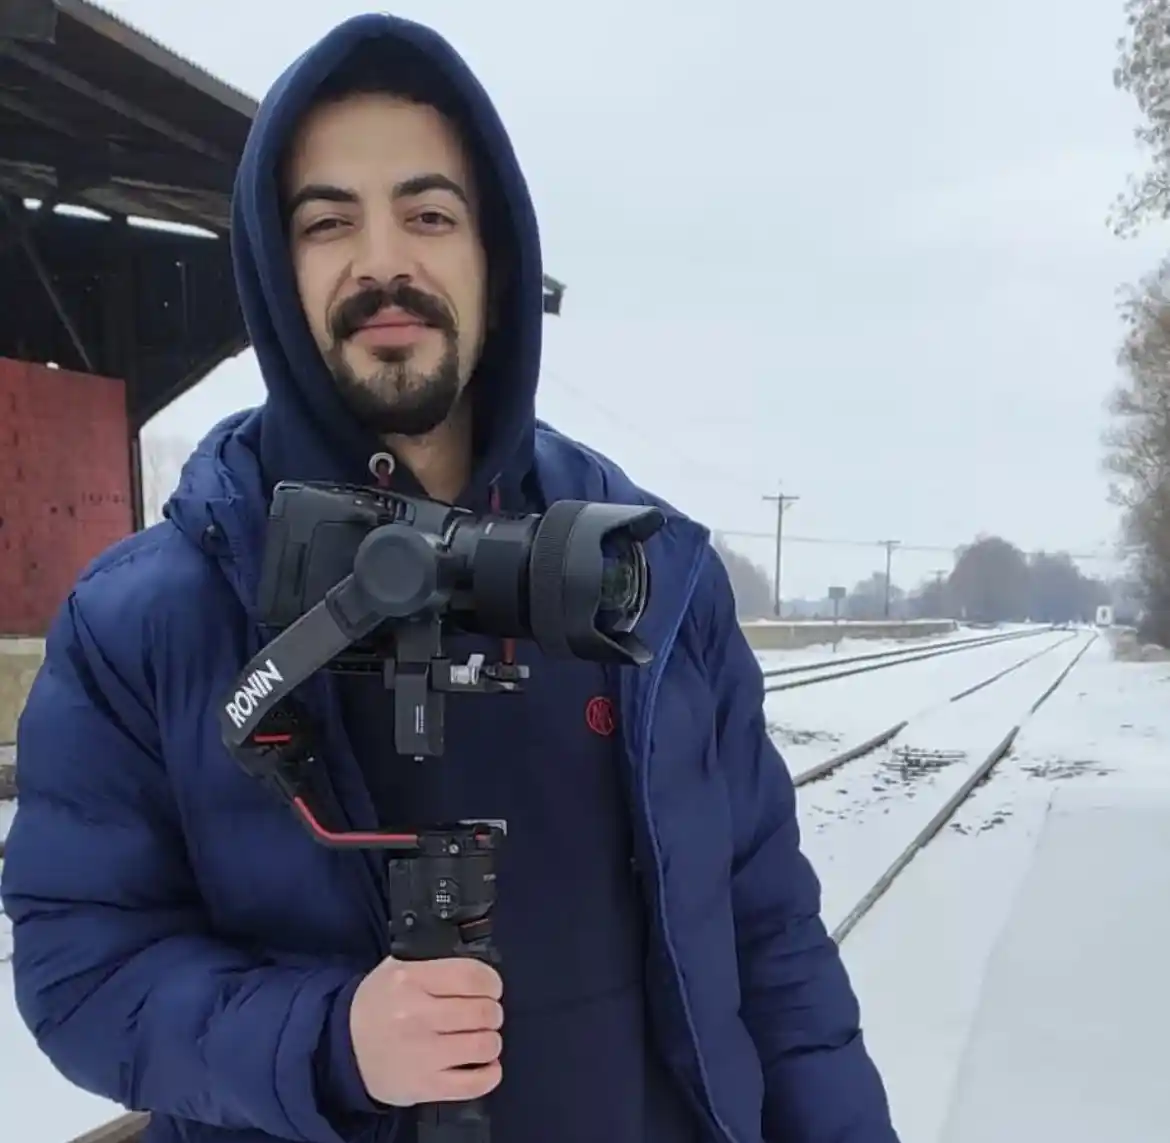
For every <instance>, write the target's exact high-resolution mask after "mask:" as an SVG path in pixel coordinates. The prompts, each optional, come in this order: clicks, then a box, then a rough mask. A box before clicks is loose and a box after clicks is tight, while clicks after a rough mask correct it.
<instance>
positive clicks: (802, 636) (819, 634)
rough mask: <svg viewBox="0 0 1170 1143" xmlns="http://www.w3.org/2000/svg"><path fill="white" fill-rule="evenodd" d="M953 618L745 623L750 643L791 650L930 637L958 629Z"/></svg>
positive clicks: (763, 648)
mask: <svg viewBox="0 0 1170 1143" xmlns="http://www.w3.org/2000/svg"><path fill="white" fill-rule="evenodd" d="M958 627H959V625H958V623H956V622H955V621H954V620H953V619H913V620H907V621H905V622H889V623H886V622H882V621H874V622H872V623H866V622H846V621H842V622H841V623H831V622H825V623H822V622H794V623H783V622H781V623H776V622H772V621H771V620H766V619H761V620H758V621H755V622H751V623H745V624H744V625H743V630H744V634H746V635H747V640H748V643H749V644H750V645H751V647H752V648H753V650H756V651H789V650H793V649H796V648H799V647H814V646H817V645H818V644H821V643H834V642H836V641H837V640H839V639H926V638H938V637H939V636H940V635H950V634H952V633H953V632H955V631H957V630H958Z"/></svg>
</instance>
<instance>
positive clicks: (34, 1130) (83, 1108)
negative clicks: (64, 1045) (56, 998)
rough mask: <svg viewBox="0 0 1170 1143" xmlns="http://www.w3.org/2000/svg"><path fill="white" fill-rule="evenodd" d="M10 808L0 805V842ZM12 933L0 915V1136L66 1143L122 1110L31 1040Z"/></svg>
mask: <svg viewBox="0 0 1170 1143" xmlns="http://www.w3.org/2000/svg"><path fill="white" fill-rule="evenodd" d="M15 812H16V806H15V804H14V803H12V802H0V839H2V838H4V837H6V836H7V833H8V827H9V825H10V824H11V822H12V818H13V815H14V814H15ZM11 955H12V930H11V926H10V925H9V923H8V918H7V917H5V916H3V915H2V914H0V1108H2V1109H3V1113H2V1117H3V1130H2V1131H0V1136H2V1137H3V1138H4V1139H5V1140H8V1139H11V1140H12V1141H13V1143H17V1141H19V1143H67V1141H68V1140H70V1139H73V1138H75V1137H76V1136H78V1135H81V1134H82V1133H83V1132H86V1131H89V1130H91V1129H92V1128H94V1127H97V1126H98V1125H99V1124H102V1123H106V1122H108V1121H109V1120H111V1119H113V1118H115V1117H116V1116H117V1115H119V1114H120V1113H121V1112H122V1109H121V1108H120V1107H118V1106H117V1105H116V1104H113V1103H111V1102H109V1100H105V1099H99V1098H98V1097H97V1096H94V1095H90V1094H89V1092H85V1091H82V1090H81V1089H80V1088H78V1087H74V1086H73V1084H71V1083H69V1082H68V1081H67V1080H65V1079H63V1078H62V1077H61V1076H60V1075H58V1074H57V1072H56V1071H55V1070H54V1068H53V1065H52V1064H50V1063H49V1061H48V1060H47V1059H46V1058H45V1056H44V1055H43V1054H42V1053H41V1051H40V1049H39V1048H38V1047H37V1046H36V1044H35V1043H34V1042H33V1038H32V1036H31V1034H30V1033H29V1031H28V1029H27V1028H26V1027H25V1024H24V1021H23V1020H22V1019H21V1017H20V1013H19V1012H18V1011H17V1009H16V997H15V994H14V989H13V983H12V966H11V964H9V963H7V962H8V959H9V958H10V957H11Z"/></svg>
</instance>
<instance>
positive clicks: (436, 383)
mask: <svg viewBox="0 0 1170 1143" xmlns="http://www.w3.org/2000/svg"><path fill="white" fill-rule="evenodd" d="M284 190H285V201H286V202H287V203H288V209H289V220H288V221H289V240H290V244H291V253H292V261H293V267H294V270H295V273H296V279H297V286H298V289H299V290H300V295H301V303H302V305H303V306H304V308H305V316H306V317H307V318H308V322H309V327H310V329H311V330H312V332H313V337H314V338H315V339H316V342H317V345H318V346H319V347H320V349H321V353H322V356H323V357H324V358H325V361H326V363H327V364H328V366H329V368H330V369H331V371H332V372H333V376H334V378H335V379H336V381H337V385H338V388H339V389H340V390H341V393H342V395H343V396H344V397H345V399H346V401H347V402H348V404H349V405H350V407H351V408H352V409H353V410H354V411H355V412H356V413H357V414H358V415H359V416H360V417H361V418H362V420H363V421H364V422H365V423H366V424H367V425H368V426H369V427H370V428H372V429H374V430H375V431H376V432H378V433H380V434H383V435H387V434H399V435H403V436H421V435H423V434H425V433H428V432H430V431H431V430H432V429H435V428H437V427H438V425H440V424H441V423H442V422H443V421H444V420H445V419H446V417H447V415H448V414H449V413H450V412H451V410H452V408H453V407H454V405H455V403H456V401H457V399H458V397H459V395H460V393H461V392H462V391H463V388H464V386H465V385H466V384H467V381H468V378H469V377H470V376H471V373H472V371H473V370H474V368H475V364H476V361H477V359H478V356H479V352H480V348H481V345H482V339H483V332H484V321H485V306H486V278H487V268H486V260H485V256H484V250H483V244H482V242H481V241H480V235H479V228H478V224H477V211H476V202H475V197H474V196H475V188H474V187H473V186H472V182H471V170H470V167H469V164H468V160H467V156H466V154H465V152H464V149H463V146H462V143H461V141H460V139H459V137H458V135H457V134H456V132H455V129H454V127H453V126H452V125H451V124H450V123H449V122H448V121H447V120H446V119H444V118H443V116H442V115H440V114H439V112H437V111H436V110H434V108H431V107H425V106H422V105H419V104H416V103H409V102H406V101H404V100H400V99H397V98H394V97H393V96H389V95H377V94H375V95H366V94H362V95H355V96H353V97H351V98H348V99H345V100H343V101H340V102H336V103H330V104H327V105H324V106H322V107H319V108H317V109H315V110H314V111H313V112H311V113H310V115H309V116H308V117H307V118H306V120H305V122H304V123H303V125H302V126H301V129H300V130H299V132H298V133H297V136H296V138H295V139H294V140H293V144H292V147H291V149H290V152H289V161H288V164H287V167H286V171H285V187H284Z"/></svg>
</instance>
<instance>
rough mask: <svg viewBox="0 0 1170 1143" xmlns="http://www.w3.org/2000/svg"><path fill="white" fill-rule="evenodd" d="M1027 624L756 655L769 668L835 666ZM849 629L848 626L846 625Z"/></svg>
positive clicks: (847, 640) (812, 645)
mask: <svg viewBox="0 0 1170 1143" xmlns="http://www.w3.org/2000/svg"><path fill="white" fill-rule="evenodd" d="M1027 628H1028V625H1026V624H1004V625H1003V626H1002V627H998V628H996V629H995V630H987V629H982V628H969V627H960V628H959V630H958V631H956V632H955V633H954V634H953V635H916V636H913V637H911V638H906V639H857V638H849V637H848V636H846V637H845V638H842V639H841V640H840V641H839V642H838V643H837V644H836V645H834V644H833V643H831V642H826V643H810V644H809V645H808V646H807V647H793V648H790V649H788V650H783V651H757V652H756V658H757V659H759V661H760V666H762V667H763V668H764V670H765V671H767V670H770V669H774V668H776V667H794V666H801V665H803V664H806V663H809V664H813V663H824V664H826V665H827V666H832V665H833V664H834V663H835V662H837V661H839V660H841V659H848V658H849V657H851V656H853V655H868V654H871V653H873V652H892V651H905V652H906V654H908V655H909V654H912V653H913V652H915V651H923V650H925V649H926V648H927V647H941V646H943V645H944V644H951V643H966V642H971V641H972V640H978V639H985V638H988V637H989V636H993V635H1000V634H1003V635H1006V634H1008V633H1009V632H1012V631H1024V630H1026V629H1027ZM843 630H847V628H843Z"/></svg>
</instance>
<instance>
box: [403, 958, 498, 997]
mask: <svg viewBox="0 0 1170 1143" xmlns="http://www.w3.org/2000/svg"><path fill="white" fill-rule="evenodd" d="M410 967H411V977H412V979H413V980H414V982H415V983H416V984H417V985H418V986H419V987H420V988H421V989H423V991H424V992H429V993H430V994H431V995H432V996H486V997H487V998H488V999H489V1000H499V999H500V998H501V997H502V996H503V995H504V982H503V981H502V980H501V979H500V974H499V973H498V972H496V970H495V969H494V968H492V966H491V965H490V964H484V963H483V961H481V960H473V959H472V958H471V957H451V958H448V959H446V960H420V961H415V962H414V963H413V964H412V965H411V966H410Z"/></svg>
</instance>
